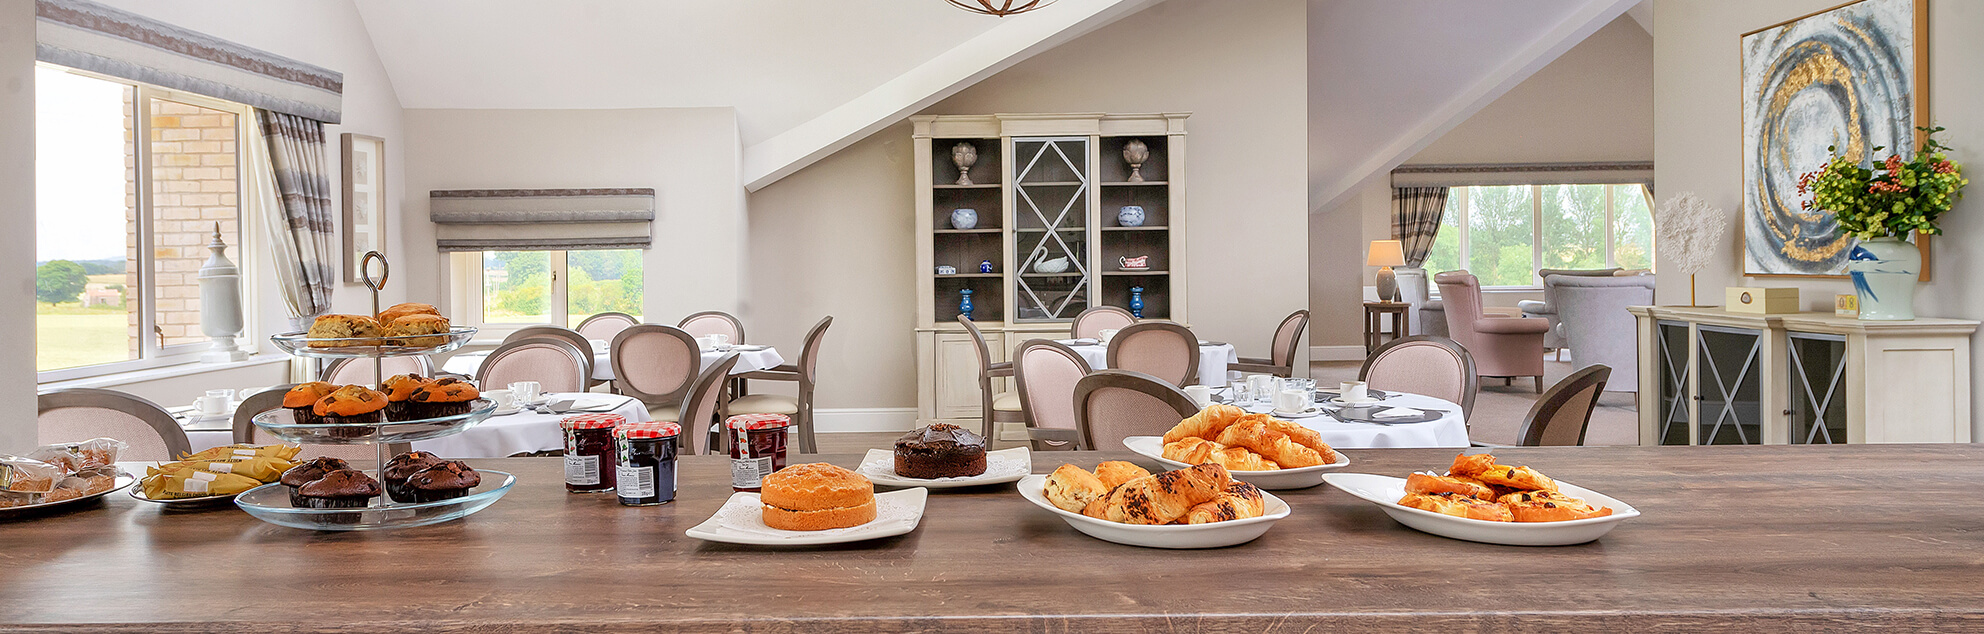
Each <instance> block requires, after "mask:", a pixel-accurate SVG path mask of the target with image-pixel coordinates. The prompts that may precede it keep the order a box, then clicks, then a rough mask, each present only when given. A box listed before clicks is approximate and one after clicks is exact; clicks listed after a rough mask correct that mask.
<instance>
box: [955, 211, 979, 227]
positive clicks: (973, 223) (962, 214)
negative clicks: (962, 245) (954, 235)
mask: <svg viewBox="0 0 1984 634" xmlns="http://www.w3.org/2000/svg"><path fill="white" fill-rule="evenodd" d="M951 228H952V229H976V228H978V210H977V209H952V210H951Z"/></svg>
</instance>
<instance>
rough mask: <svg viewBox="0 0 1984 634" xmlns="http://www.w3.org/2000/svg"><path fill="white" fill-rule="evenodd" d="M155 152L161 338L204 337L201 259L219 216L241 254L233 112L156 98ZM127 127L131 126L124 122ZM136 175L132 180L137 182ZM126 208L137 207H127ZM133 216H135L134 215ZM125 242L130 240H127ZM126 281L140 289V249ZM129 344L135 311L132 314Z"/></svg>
mask: <svg viewBox="0 0 1984 634" xmlns="http://www.w3.org/2000/svg"><path fill="white" fill-rule="evenodd" d="M149 109H150V116H151V135H150V136H151V151H152V160H151V165H152V168H151V169H152V235H153V240H152V244H151V245H150V248H151V249H152V258H153V276H154V282H153V283H154V285H155V287H156V289H157V292H156V293H155V295H154V299H153V300H152V301H153V311H154V312H155V314H156V315H157V317H156V325H157V327H158V332H159V335H160V343H161V344H163V345H173V344H180V343H193V342H200V341H205V340H206V337H205V335H202V334H201V333H200V280H199V273H200V265H201V264H203V263H205V262H206V260H207V257H208V255H210V252H209V251H208V250H207V247H206V245H207V242H208V241H209V240H211V239H212V237H213V232H214V226H215V223H219V226H220V231H221V237H222V240H224V241H226V242H227V244H228V246H229V249H228V257H229V258H230V259H239V246H240V235H241V230H240V220H239V218H240V213H239V206H238V200H237V197H236V195H237V192H238V191H239V185H240V184H239V182H238V179H237V173H236V167H235V156H236V151H237V147H236V142H237V139H236V134H235V128H236V125H235V124H236V122H235V119H236V115H235V114H234V113H231V112H225V111H220V110H213V109H209V108H203V107H200V106H194V105H188V104H183V103H177V102H171V101H159V100H154V101H152V102H151V104H150V108H149ZM125 132H126V134H127V135H128V134H130V133H131V131H130V129H129V128H128V127H127V128H126V131H125ZM133 182H135V179H134V181H133ZM127 213H128V214H135V212H134V211H130V210H128V209H127ZM130 219H132V220H135V215H132V216H130ZM127 242H128V240H127ZM129 255H131V256H133V257H131V258H130V259H128V260H127V264H126V272H125V280H126V286H127V287H129V288H133V289H135V288H138V285H137V271H136V270H135V267H136V266H137V259H136V257H135V256H136V255H137V254H136V253H135V252H132V253H130V254H129ZM128 323H129V324H130V327H131V329H132V334H133V335H134V336H133V337H132V345H134V346H135V345H136V344H137V338H136V336H135V335H136V333H137V328H138V315H137V313H136V312H135V311H133V312H131V313H130V317H129V322H128Z"/></svg>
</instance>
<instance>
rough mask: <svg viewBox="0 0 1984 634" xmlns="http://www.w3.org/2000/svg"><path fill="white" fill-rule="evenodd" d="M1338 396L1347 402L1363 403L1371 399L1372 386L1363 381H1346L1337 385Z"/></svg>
mask: <svg viewBox="0 0 1984 634" xmlns="http://www.w3.org/2000/svg"><path fill="white" fill-rule="evenodd" d="M1337 398H1339V399H1341V400H1342V401H1343V402H1345V403H1362V402H1365V401H1368V400H1371V387H1370V385H1369V384H1366V383H1365V382H1363V381H1344V382H1343V383H1342V384H1341V385H1338V386H1337Z"/></svg>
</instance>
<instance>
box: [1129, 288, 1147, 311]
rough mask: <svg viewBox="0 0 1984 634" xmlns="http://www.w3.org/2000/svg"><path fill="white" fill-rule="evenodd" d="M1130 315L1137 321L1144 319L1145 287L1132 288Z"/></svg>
mask: <svg viewBox="0 0 1984 634" xmlns="http://www.w3.org/2000/svg"><path fill="white" fill-rule="evenodd" d="M1130 314H1131V315H1134V316H1136V318H1137V319H1143V318H1144V287H1142V286H1132V287H1130Z"/></svg>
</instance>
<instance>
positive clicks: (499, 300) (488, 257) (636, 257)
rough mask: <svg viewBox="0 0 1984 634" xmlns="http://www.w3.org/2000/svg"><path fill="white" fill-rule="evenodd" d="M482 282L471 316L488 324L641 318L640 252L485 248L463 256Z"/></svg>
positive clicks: (472, 299)
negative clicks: (606, 315)
mask: <svg viewBox="0 0 1984 634" xmlns="http://www.w3.org/2000/svg"><path fill="white" fill-rule="evenodd" d="M460 257H465V258H469V259H470V261H473V262H477V263H479V265H474V266H471V267H467V268H468V269H469V273H470V274H471V275H474V276H476V277H479V278H480V279H479V280H470V283H469V284H468V285H467V288H473V289H477V292H476V293H471V294H470V296H469V297H468V298H467V299H468V300H469V305H470V310H469V311H468V313H469V314H471V315H476V316H478V317H479V318H480V323H482V324H488V325H497V326H501V325H525V324H564V325H566V326H567V327H577V326H578V325H579V322H582V321H585V320H586V318H587V317H591V316H593V315H596V314H599V313H604V312H621V313H627V314H629V315H633V316H634V317H635V318H637V319H638V318H639V317H640V316H641V299H642V297H643V296H644V295H645V293H643V292H642V282H643V279H644V278H643V277H642V275H641V251H640V250H639V249H616V250H603V251H484V252H482V253H467V254H461V255H460Z"/></svg>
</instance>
